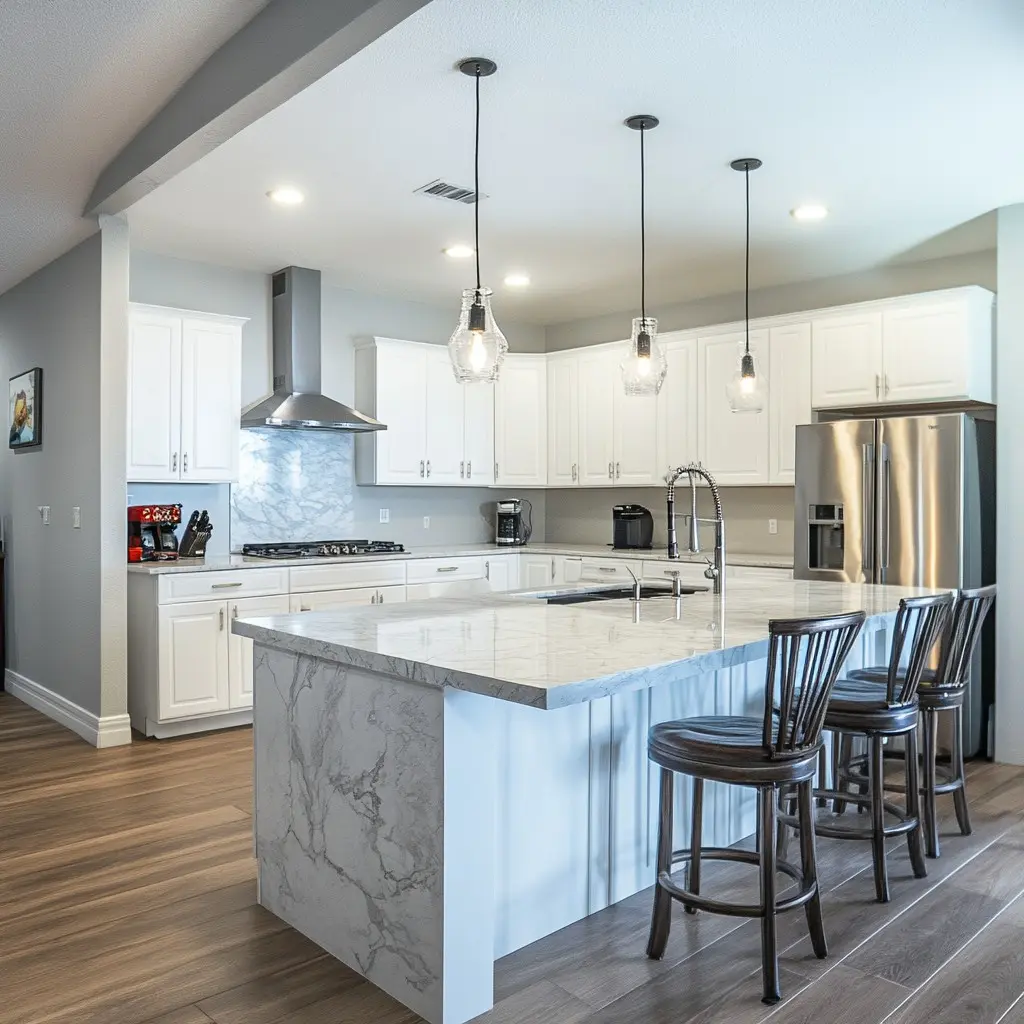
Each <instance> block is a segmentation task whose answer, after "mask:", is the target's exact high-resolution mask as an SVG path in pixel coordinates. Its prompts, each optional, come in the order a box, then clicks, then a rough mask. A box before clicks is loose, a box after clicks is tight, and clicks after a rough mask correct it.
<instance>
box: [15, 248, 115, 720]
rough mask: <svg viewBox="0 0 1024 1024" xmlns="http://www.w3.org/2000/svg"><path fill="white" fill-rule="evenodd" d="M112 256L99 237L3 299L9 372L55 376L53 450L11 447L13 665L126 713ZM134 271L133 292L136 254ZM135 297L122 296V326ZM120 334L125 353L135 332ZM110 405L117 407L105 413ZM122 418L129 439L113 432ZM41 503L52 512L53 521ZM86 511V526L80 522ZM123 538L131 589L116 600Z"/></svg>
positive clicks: (50, 407)
mask: <svg viewBox="0 0 1024 1024" xmlns="http://www.w3.org/2000/svg"><path fill="white" fill-rule="evenodd" d="M124 251H125V254H126V253H127V240H126V238H125V239H124ZM110 255H111V254H110V253H108V254H107V256H108V257H110ZM104 258H105V257H104V240H103V236H102V235H101V234H100V233H97V234H94V235H93V236H92V237H90V238H88V239H86V241H84V242H82V243H81V244H80V245H78V246H77V247H76V248H74V249H72V250H71V251H70V252H68V253H67V254H65V255H64V256H62V257H61V258H60V259H58V260H55V261H54V262H53V263H50V264H49V265H48V266H46V267H44V268H43V269H42V270H40V271H38V272H37V273H35V274H33V275H32V276H31V277H29V278H27V279H26V280H25V281H23V282H22V283H21V284H19V285H18V286H17V287H15V288H13V289H12V290H11V291H9V292H7V293H6V294H4V295H3V296H0V377H3V378H7V377H10V376H13V375H14V374H19V373H21V372H23V371H25V370H28V369H31V368H32V367H34V366H39V367H42V370H43V387H42V395H43V400H42V412H43V416H42V437H43V444H42V447H40V448H30V449H26V450H22V451H11V450H9V448H8V447H7V445H3V447H2V449H0V516H2V519H3V524H4V530H5V548H6V553H7V558H6V563H7V564H6V568H5V574H6V586H7V640H8V653H7V664H8V667H9V668H10V669H12V670H13V671H15V672H17V673H19V674H20V675H22V676H25V677H27V678H28V679H29V680H31V681H33V682H35V683H38V684H40V685H42V686H45V687H47V688H48V689H50V690H53V691H54V692H56V693H58V694H60V695H61V696H62V697H65V698H66V699H68V700H70V701H73V702H74V703H75V704H78V705H80V706H81V707H82V708H84V709H85V710H87V711H89V712H91V713H92V714H95V715H100V714H104V713H105V714H118V713H123V711H124V702H125V686H124V678H125V677H124V674H123V672H124V644H125V639H124V630H125V621H124V595H123V588H124V575H125V574H124V568H123V566H124V512H123V508H119V509H118V514H117V519H118V520H119V522H120V527H119V529H118V527H117V525H116V523H115V521H113V520H111V518H110V514H109V513H110V510H109V507H108V505H109V503H108V502H107V500H106V491H107V490H109V489H110V487H111V486H112V487H113V495H114V497H115V499H116V497H117V495H118V494H119V493H123V487H124V405H125V397H124V395H123V393H122V395H121V396H120V398H118V396H117V395H116V394H114V393H113V391H114V390H115V389H116V385H117V381H118V379H119V377H120V376H123V372H124V371H123V367H124V351H123V350H122V351H121V352H120V354H119V357H118V352H116V351H110V352H108V353H106V357H105V355H104V353H103V324H104V319H105V316H104V306H106V307H107V309H106V317H107V319H110V320H112V321H115V322H116V316H113V317H111V311H112V310H114V308H115V307H116V305H117V301H118V282H117V280H116V279H114V280H111V281H108V282H106V286H105V285H104V280H103V278H104ZM112 262H113V264H115V267H114V269H115V271H116V262H117V261H116V258H115V259H114V260H113V261H112ZM123 266H124V271H125V280H124V284H125V288H126V285H127V262H126V258H125V261H124V264H123ZM105 287H106V294H104V288H105ZM124 300H125V294H124V293H123V292H122V293H121V294H120V310H121V320H122V321H123V320H124V319H125V317H124ZM116 333H117V337H116V338H115V339H114V341H115V347H116V345H119V344H122V343H123V341H124V333H125V332H124V329H123V328H122V329H121V330H120V331H117V332H116ZM115 361H116V362H117V363H119V365H120V370H119V369H118V367H117V366H115V365H114V362H115ZM121 390H122V392H123V390H124V388H123V385H122V389H121ZM104 400H106V401H108V402H109V403H111V404H112V406H113V408H112V409H110V410H106V411H105V412H104V411H103V403H104ZM108 417H109V419H108ZM114 420H116V421H117V423H119V425H120V443H118V439H117V437H116V436H113V435H112V434H110V433H109V429H110V428H111V426H112V424H113V421H114ZM105 443H106V444H107V445H108V456H107V458H106V459H104V460H103V462H102V463H101V453H102V452H103V449H104V444H105ZM115 463H118V464H119V466H118V465H115ZM118 469H119V473H120V476H119V477H118ZM40 505H49V506H50V507H51V524H50V525H49V526H44V525H43V523H42V519H41V518H40V515H39V512H38V507H39V506H40ZM74 505H78V506H80V507H81V509H82V528H81V529H80V530H74V529H72V526H71V509H72V506H74ZM118 543H119V544H120V550H119V555H120V558H119V565H118V568H119V569H120V572H119V574H118V575H119V578H120V584H119V585H118V584H117V581H114V584H113V586H114V589H115V591H118V590H119V591H120V592H119V593H116V592H115V593H113V594H110V593H108V590H109V587H110V585H111V583H110V581H111V579H112V578H113V576H114V571H113V570H114V567H113V566H112V565H111V563H110V555H111V552H112V550H113V547H114V546H116V545H117V544H118ZM105 601H109V603H108V604H106V605H105ZM119 672H120V673H121V674H120V677H118V673H119ZM105 673H106V678H105V677H104V676H105Z"/></svg>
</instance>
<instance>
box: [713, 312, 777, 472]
mask: <svg viewBox="0 0 1024 1024" xmlns="http://www.w3.org/2000/svg"><path fill="white" fill-rule="evenodd" d="M743 337H744V336H743V334H742V333H741V332H736V333H733V334H719V335H712V336H710V337H704V338H698V339H697V379H698V388H697V390H698V399H699V420H698V430H697V432H698V438H697V446H698V451H699V454H700V461H701V462H703V463H704V468H705V469H707V470H708V472H709V473H711V474H712V475H713V476H714V477H715V479H716V480H717V481H718V483H720V484H731V485H741V484H763V483H767V482H768V411H767V409H763V410H762V411H761V412H756V413H754V412H733V411H732V407H731V406H730V404H729V399H728V397H727V395H726V387H727V386H728V384H729V382H730V381H731V380H732V377H733V374H735V372H736V369H737V366H738V361H739V356H740V349H739V346H740V343H741V342H742V341H743ZM750 350H751V352H752V353H753V355H754V361H755V365H756V366H757V371H758V374H759V375H760V376H761V382H762V386H765V385H767V383H768V381H769V380H770V373H771V369H770V361H769V353H768V332H767V331H766V330H755V331H751V332H750Z"/></svg>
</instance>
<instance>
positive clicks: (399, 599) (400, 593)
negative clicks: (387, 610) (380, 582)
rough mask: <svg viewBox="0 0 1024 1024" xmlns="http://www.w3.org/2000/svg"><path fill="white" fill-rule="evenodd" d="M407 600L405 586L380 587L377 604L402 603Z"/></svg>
mask: <svg viewBox="0 0 1024 1024" xmlns="http://www.w3.org/2000/svg"><path fill="white" fill-rule="evenodd" d="M404 601H405V587H378V588H377V604H402V603H403V602H404Z"/></svg>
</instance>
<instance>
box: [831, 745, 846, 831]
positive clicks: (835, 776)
mask: <svg viewBox="0 0 1024 1024" xmlns="http://www.w3.org/2000/svg"><path fill="white" fill-rule="evenodd" d="M848 742H849V741H848V739H847V736H846V733H842V732H834V733H832V788H833V789H834V790H835V791H836V792H837V793H841V792H842V790H843V786H842V783H841V782H840V781H839V773H840V771H841V769H842V765H843V752H844V751H845V750H846V745H847V743H848ZM845 810H846V801H845V800H833V801H832V813H833V814H842V813H843V811H845Z"/></svg>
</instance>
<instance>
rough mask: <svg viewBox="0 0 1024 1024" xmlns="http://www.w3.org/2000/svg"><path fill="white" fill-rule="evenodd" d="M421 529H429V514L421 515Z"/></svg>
mask: <svg viewBox="0 0 1024 1024" xmlns="http://www.w3.org/2000/svg"><path fill="white" fill-rule="evenodd" d="M423 529H424V530H429V529H430V516H424V517H423Z"/></svg>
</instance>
